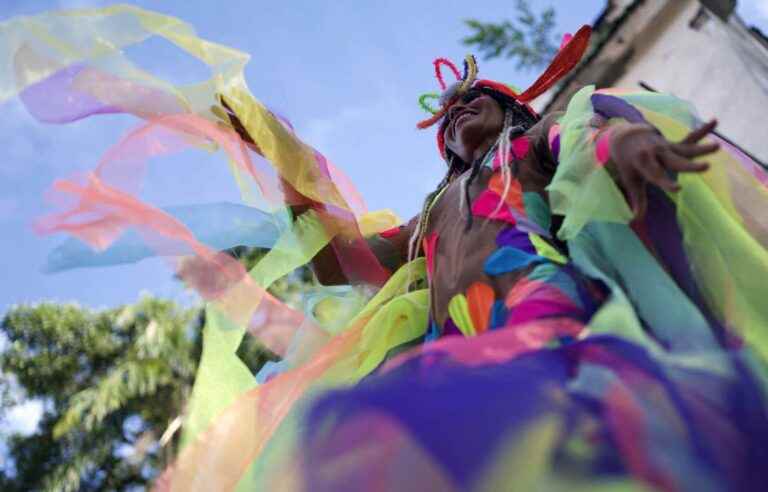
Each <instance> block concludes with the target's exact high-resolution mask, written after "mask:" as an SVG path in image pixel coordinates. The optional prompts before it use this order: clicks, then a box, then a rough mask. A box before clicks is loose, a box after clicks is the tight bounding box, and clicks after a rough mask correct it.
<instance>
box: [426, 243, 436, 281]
mask: <svg viewBox="0 0 768 492" xmlns="http://www.w3.org/2000/svg"><path fill="white" fill-rule="evenodd" d="M437 239H438V235H437V233H436V232H433V233H432V234H430V235H428V236H427V237H425V238H424V257H425V258H426V260H427V276H428V277H429V278H430V279H431V278H432V275H433V274H434V273H435V250H436V249H437Z"/></svg>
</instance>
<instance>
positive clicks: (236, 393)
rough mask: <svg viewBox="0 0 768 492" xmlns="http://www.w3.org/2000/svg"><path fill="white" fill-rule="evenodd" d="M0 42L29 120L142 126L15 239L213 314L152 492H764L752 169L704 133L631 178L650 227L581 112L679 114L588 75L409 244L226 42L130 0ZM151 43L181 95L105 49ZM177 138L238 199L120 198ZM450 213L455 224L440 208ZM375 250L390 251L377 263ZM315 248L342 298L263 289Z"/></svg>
mask: <svg viewBox="0 0 768 492" xmlns="http://www.w3.org/2000/svg"><path fill="white" fill-rule="evenodd" d="M1 32H2V34H1V35H0V36H1V37H2V40H3V43H2V46H3V48H2V50H1V51H0V56H1V58H0V63H2V67H3V69H2V72H0V73H2V77H0V84H1V85H0V99H1V100H5V99H8V98H10V97H13V96H18V97H19V98H20V99H21V101H22V102H23V103H24V104H25V106H26V108H27V109H28V111H29V112H30V114H32V115H33V116H35V117H36V118H37V119H39V120H40V121H44V122H56V123H67V122H71V121H75V120H78V119H81V118H85V117H90V116H93V115H97V114H103V113H126V114H132V115H135V116H136V117H138V118H139V119H140V120H141V124H140V125H139V126H138V127H137V128H136V129H135V130H134V131H132V132H130V133H129V134H128V135H126V136H125V137H124V138H123V139H122V140H121V141H120V142H118V143H117V144H116V145H115V146H114V147H113V148H112V149H110V151H109V152H108V153H107V154H106V155H105V156H104V157H103V158H102V159H101V160H100V161H99V164H98V166H97V167H96V168H95V169H94V171H93V172H91V173H89V174H88V175H86V176H84V177H80V178H71V179H62V180H59V181H56V182H55V183H54V186H53V192H54V193H58V194H60V195H61V196H62V197H66V198H69V202H68V204H69V205H68V206H67V207H66V208H64V209H63V210H61V211H60V212H58V213H56V214H54V215H51V216H48V217H45V218H43V219H41V220H40V221H39V222H38V224H37V227H38V229H39V230H40V231H41V232H43V233H51V232H66V233H69V234H71V235H73V236H75V237H76V238H77V239H78V240H79V242H71V241H70V242H67V243H65V244H63V245H62V246H61V247H60V248H58V249H57V250H56V251H55V252H54V254H53V255H52V259H51V262H50V263H49V268H50V269H51V270H57V269H64V268H70V267H73V266H82V265H97V264H98V265H106V264H113V263H119V262H125V261H136V260H138V259H140V258H141V257H145V256H147V255H150V254H158V255H162V256H165V257H167V258H169V261H171V262H172V263H173V265H174V266H175V267H176V271H177V274H178V276H179V277H180V278H181V279H183V281H184V282H185V283H186V284H187V285H188V286H190V287H191V288H194V289H195V290H196V291H197V292H198V293H199V294H200V296H201V297H203V298H204V299H205V300H206V301H207V308H206V321H207V323H206V326H205V328H204V330H205V331H204V344H205V345H204V349H203V354H202V358H201V362H200V368H199V372H198V377H197V380H196V383H195V387H194V391H193V394H192V397H191V401H190V403H189V406H188V411H187V413H186V415H185V416H184V422H183V426H182V432H183V437H182V443H181V449H180V452H179V454H178V458H177V460H176V462H175V463H174V465H173V466H171V467H169V469H168V470H167V471H166V472H165V473H164V474H163V476H162V477H161V478H160V479H159V480H158V484H157V487H158V489H161V490H184V491H187V490H211V489H215V490H231V489H236V488H237V489H240V490H302V489H308V490H369V489H374V490H579V489H583V490H619V489H621V490H654V489H658V490H697V491H698V490H713V491H714V490H758V489H760V488H761V486H764V485H765V483H768V473H766V471H765V470H764V468H765V463H766V462H767V461H768V445H766V444H765V443H766V442H768V416H767V415H766V411H767V409H768V407H767V406H766V381H767V379H766V376H767V375H768V373H766V362H768V303H766V302H765V298H766V294H767V293H768V288H766V287H765V284H764V279H766V278H768V251H767V250H766V246H768V222H766V221H765V219H764V218H763V217H762V214H763V210H764V209H765V205H766V204H768V191H767V190H766V187H765V183H766V176H765V174H764V173H763V171H762V169H760V168H759V167H758V166H757V165H756V164H755V163H754V162H752V161H751V160H750V159H748V158H747V157H746V156H744V155H742V154H741V153H739V152H738V150H737V149H733V148H728V147H727V146H724V148H723V150H721V151H719V152H717V153H716V154H714V155H713V156H712V157H711V159H709V161H710V162H711V164H712V166H711V169H710V170H709V171H708V172H706V173H703V174H700V175H698V174H697V175H681V176H679V178H678V180H679V183H680V184H681V186H682V190H681V191H680V192H679V193H676V194H667V193H664V192H662V191H659V190H657V189H650V190H649V204H650V205H649V210H648V214H647V215H646V216H645V217H644V218H643V219H642V220H633V216H632V213H631V211H630V210H629V207H628V206H627V204H626V202H625V199H624V197H623V195H622V193H621V191H620V190H619V188H618V187H617V185H616V184H615V182H614V180H613V178H612V177H611V176H610V174H609V173H608V171H607V170H606V168H605V166H604V164H605V161H606V156H605V148H606V144H605V142H604V141H603V140H601V138H599V135H604V134H605V133H596V131H595V126H594V121H595V120H596V119H598V120H600V121H602V125H603V127H605V126H610V125H612V124H615V123H617V122H622V121H629V122H644V123H648V124H651V125H653V126H654V127H656V128H657V129H658V130H659V131H660V132H662V133H663V134H664V136H665V137H667V138H668V139H670V140H673V141H676V140H680V139H681V138H682V137H683V136H685V135H686V134H687V133H688V132H689V131H690V129H691V128H693V127H695V126H697V124H698V121H697V119H696V117H695V113H694V111H693V110H692V108H690V107H689V106H688V105H687V104H686V103H684V102H682V101H679V100H677V99H675V98H672V97H670V96H666V95H660V94H651V93H646V92H632V91H620V90H598V91H596V90H595V89H594V88H592V87H585V88H584V89H582V90H581V91H580V92H578V93H577V94H576V95H575V96H574V97H573V98H572V100H571V101H570V104H569V105H568V108H567V110H566V111H565V113H564V114H561V115H551V116H545V117H544V118H541V119H540V120H539V121H538V122H537V123H536V124H535V125H532V126H531V127H530V128H528V129H526V130H525V131H524V132H522V133H521V132H516V133H514V135H513V138H511V139H510V140H509V141H503V142H501V144H500V145H498V146H497V147H494V148H493V150H492V151H491V152H489V153H488V154H487V155H486V157H485V158H484V159H483V160H482V162H479V163H478V165H477V166H476V168H474V169H473V170H472V173H474V174H475V176H474V179H473V180H472V182H471V183H470V184H468V185H467V186H466V187H465V188H462V183H465V182H467V181H466V180H464V179H463V178H462V175H458V176H457V177H456V179H455V180H452V181H449V182H446V183H445V186H443V187H441V189H440V190H439V192H438V193H436V194H435V195H434V196H432V197H431V199H430V200H429V203H428V206H427V210H426V211H427V213H426V214H424V215H423V217H422V219H421V220H419V221H418V222H419V223H418V224H416V225H418V226H419V227H420V230H419V234H418V236H417V239H418V241H416V243H415V248H411V251H410V253H411V254H408V251H405V250H407V249H408V248H405V247H404V246H403V245H404V244H405V243H407V240H406V239H408V238H411V237H413V226H412V224H408V225H402V226H400V224H399V223H398V222H399V221H398V220H397V218H396V217H394V216H393V215H392V214H391V213H388V212H368V211H367V210H366V209H365V206H364V202H363V201H362V199H361V198H360V197H359V195H358V194H357V193H356V192H355V190H354V187H353V186H352V185H351V183H350V182H349V180H348V179H347V178H346V177H344V175H343V174H342V173H341V172H340V171H339V170H338V169H337V168H335V167H334V166H333V165H332V163H330V162H328V161H327V160H326V159H325V158H324V157H323V156H322V154H320V153H319V152H317V151H316V150H314V149H312V148H311V147H309V146H307V145H306V144H304V143H303V142H301V140H300V139H299V138H298V137H297V136H296V135H295V134H294V132H293V130H292V128H291V126H290V124H289V123H288V122H286V121H285V120H284V119H282V118H280V117H277V116H276V115H275V114H273V113H272V112H270V111H269V110H268V109H267V108H265V107H264V106H263V105H262V104H260V103H259V102H258V101H257V100H256V99H255V98H253V96H252V95H251V94H250V92H249V91H248V89H247V86H246V84H245V80H244V78H243V68H244V66H245V63H246V61H247V56H246V55H244V54H243V53H240V52H238V51H235V50H233V49H230V48H228V47H225V46H221V45H217V44H214V43H211V42H208V41H205V40H202V39H200V38H198V37H197V36H196V35H195V33H194V30H193V29H192V28H191V27H190V26H188V25H187V24H185V23H183V22H181V21H180V20H178V19H175V18H172V17H168V16H164V15H160V14H156V13H152V12H148V11H145V10H141V9H138V8H134V7H129V6H114V7H109V8H105V9H98V10H80V11H71V12H60V13H46V14H42V15H39V16H35V17H21V18H17V19H13V20H11V21H8V22H5V23H4V24H2V31H1ZM152 36H159V37H161V38H165V39H167V40H168V41H170V42H171V43H173V44H175V45H176V46H178V47H179V48H180V49H182V50H184V51H186V52H187V53H189V54H191V55H192V56H195V57H197V58H198V59H200V60H201V61H202V62H204V63H206V64H207V65H208V66H209V67H210V69H211V72H212V76H211V78H210V79H209V80H207V81H204V82H201V83H199V84H195V85H191V86H182V87H177V86H173V85H171V84H168V83H167V82H165V81H163V80H161V79H159V78H157V77H155V76H153V75H151V74H149V73H146V72H144V71H141V70H139V69H138V68H137V67H135V66H134V65H133V64H132V63H131V62H130V61H129V60H128V59H127V58H126V57H125V56H124V55H123V54H122V51H121V50H122V49H124V48H125V47H128V46H130V45H133V44H136V43H141V42H143V41H145V40H146V39H148V38H150V37H152ZM588 36H589V31H588V29H584V30H582V31H580V32H579V33H577V35H576V36H574V37H573V39H570V40H568V41H567V42H566V43H564V45H563V46H562V48H561V53H560V54H559V55H558V57H557V58H556V60H555V62H553V65H552V66H551V67H550V69H548V70H547V71H545V74H544V75H543V76H542V78H540V79H539V80H538V81H537V82H536V83H535V84H534V86H533V87H532V88H531V89H529V90H528V91H524V92H522V93H520V94H518V93H517V92H515V91H513V90H512V89H510V88H507V87H506V86H503V84H499V83H496V82H491V81H482V80H476V75H477V70H476V68H477V67H476V66H475V64H474V62H473V60H471V59H468V61H467V67H466V70H465V73H464V75H463V76H462V75H461V74H459V73H458V70H455V67H453V69H452V71H455V74H456V76H457V79H459V80H458V83H457V85H455V86H453V87H452V88H448V87H447V86H446V85H445V84H444V82H443V81H442V78H441V76H439V80H440V81H441V84H442V86H443V88H444V89H446V90H447V93H446V94H443V96H442V99H441V107H440V108H439V109H434V110H433V111H434V115H433V116H432V117H431V118H430V119H429V120H425V122H423V124H422V125H421V126H423V127H426V126H429V125H430V124H432V123H437V122H439V121H440V118H441V117H442V116H443V115H444V114H445V112H446V111H447V110H448V109H449V107H450V105H451V104H452V103H453V102H455V98H456V97H460V96H461V94H462V92H466V91H467V90H469V89H471V88H479V89H482V88H485V89H487V90H492V91H496V92H498V93H503V94H504V95H505V96H506V97H509V98H513V99H516V100H518V101H519V102H520V103H521V104H523V105H525V104H527V103H528V102H530V101H531V100H532V99H533V98H534V97H536V96H538V95H540V94H541V93H542V92H543V91H544V90H546V89H547V88H548V87H551V85H552V84H553V83H555V82H556V81H557V80H558V78H559V77H561V76H562V75H563V74H565V73H567V71H568V70H569V69H570V68H572V67H573V65H575V63H576V62H577V61H578V59H579V58H580V56H581V54H582V53H583V51H584V49H585V47H586V42H587V40H588ZM93 40H99V41H100V42H99V43H93ZM442 66H448V67H449V68H451V65H450V64H448V63H447V62H445V61H439V62H438V63H437V64H436V68H437V71H438V74H440V69H441V67H442ZM427 99H428V98H423V99H422V103H424V105H425V106H427V107H428V108H429V105H428V104H427ZM531 112H532V110H531ZM232 116H236V118H237V121H238V124H239V125H240V126H241V127H240V128H238V127H236V126H235V125H233V123H232V122H233V118H232ZM242 130H244V131H245V133H246V134H247V135H248V139H249V140H250V141H244V140H243V138H241V134H242V133H243V132H242ZM438 135H439V138H441V137H440V135H442V132H438ZM438 145H439V147H440V151H441V152H442V153H443V154H444V155H445V149H444V144H443V143H442V142H441V141H439V142H438ZM188 148H196V149H200V150H203V151H220V152H222V153H223V154H224V156H225V160H226V162H227V163H228V165H229V166H230V169H231V170H232V173H233V176H234V177H235V179H236V180H237V183H238V185H239V186H240V190H241V191H242V196H243V201H244V204H243V205H222V204H219V205H216V206H203V205H196V204H187V205H181V206H177V207H171V208H165V209H162V208H159V207H156V206H153V205H152V204H150V203H146V202H144V201H142V200H140V199H139V198H138V197H137V194H138V191H139V189H140V186H141V178H140V176H142V175H143V173H142V172H141V171H142V170H143V169H144V168H145V167H146V166H147V165H148V160H149V158H150V157H152V158H155V159H156V158H161V157H163V156H166V155H169V154H172V153H175V152H179V151H181V150H183V149H188ZM286 189H290V190H291V192H290V193H288V192H285V190H286ZM297 197H302V198H301V200H299V199H298V198H297ZM307 200H309V203H311V206H310V207H308V209H307V210H306V211H305V212H304V213H302V214H300V215H299V214H297V215H296V216H295V217H292V216H291V214H290V212H289V207H291V206H295V205H299V204H303V205H306V203H307ZM462 206H463V207H464V210H467V211H468V212H469V215H470V217H471V219H472V220H471V222H469V226H467V224H466V223H465V222H464V221H463V220H456V217H457V216H458V217H459V218H462V217H463V216H462V215H461V214H460V213H459V210H461V207H462ZM216 217H223V218H222V220H218V219H217V220H213V219H214V218H216ZM235 219H236V220H235ZM214 223H215V224H217V228H216V229H211V228H210V224H214ZM244 224H245V225H247V227H245V226H244ZM129 234H133V235H132V236H131V235H129ZM81 243H86V244H88V245H90V246H91V247H92V248H93V249H95V251H96V252H94V251H92V250H90V249H87V248H84V247H83V246H82V244H81ZM241 244H244V245H249V246H258V247H265V248H269V252H268V253H267V254H266V255H265V256H264V257H263V259H261V260H260V261H259V263H258V264H257V265H256V266H255V267H254V268H252V269H251V270H250V271H246V270H245V269H244V267H243V266H242V264H241V263H240V262H238V261H237V260H235V259H234V258H232V257H231V256H230V255H228V254H225V253H221V252H220V250H223V249H226V248H231V247H233V246H236V245H241ZM380 244H385V245H387V244H389V245H390V246H391V247H392V248H391V249H394V250H395V251H399V252H400V253H401V256H404V257H405V258H404V260H405V261H401V262H399V263H398V262H394V263H392V264H388V263H387V262H385V261H382V259H381V258H380V257H379V256H378V255H377V252H378V251H379V249H380V248H379V246H378V245H380ZM328 248H330V249H331V250H332V251H333V254H334V255H335V258H336V259H337V260H338V263H339V267H340V268H341V269H342V270H343V273H344V277H345V278H346V279H347V280H348V281H349V285H348V286H334V287H328V286H320V285H317V286H313V287H312V288H311V289H308V291H307V292H306V293H305V295H304V296H303V309H296V308H294V307H291V306H288V305H286V304H285V303H283V302H281V301H280V300H279V299H276V298H275V297H273V296H272V295H270V294H269V292H268V291H267V289H268V288H269V287H270V285H272V284H273V283H274V282H275V281H276V280H277V279H279V278H282V277H284V276H285V275H288V274H289V273H290V272H292V271H294V270H295V269H296V268H297V267H300V266H302V265H305V264H308V263H310V262H311V260H312V259H313V258H314V257H315V256H316V255H317V254H318V252H320V251H321V250H327V249H328ZM401 259H402V258H401ZM400 263H402V264H400ZM395 266H396V268H395ZM244 336H254V337H257V338H258V339H259V340H260V341H261V342H262V343H264V344H265V345H266V346H267V347H269V348H270V349H271V350H273V351H275V352H276V353H278V354H279V355H280V356H281V360H280V361H279V362H278V363H275V364H270V365H268V366H266V367H265V368H264V369H262V371H261V372H260V373H259V374H257V375H253V374H251V373H250V371H249V370H248V369H247V368H246V366H245V365H244V364H243V363H242V361H240V360H239V359H238V357H237V355H236V354H235V351H236V350H237V347H238V346H239V344H240V343H241V340H242V339H243V337H244Z"/></svg>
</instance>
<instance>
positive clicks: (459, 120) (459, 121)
mask: <svg viewBox="0 0 768 492" xmlns="http://www.w3.org/2000/svg"><path fill="white" fill-rule="evenodd" d="M475 115H477V113H475V112H474V111H470V110H466V111H464V112H462V113H461V114H459V116H457V117H456V118H455V119H454V120H453V124H452V127H453V128H452V133H453V135H454V136H455V135H456V132H457V131H458V130H459V128H461V126H462V125H463V124H464V123H466V122H467V121H469V120H471V119H472V118H474V117H475Z"/></svg>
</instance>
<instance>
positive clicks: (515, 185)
mask: <svg viewBox="0 0 768 492" xmlns="http://www.w3.org/2000/svg"><path fill="white" fill-rule="evenodd" d="M488 188H489V189H490V190H491V191H494V192H496V194H497V195H499V196H502V194H503V193H504V180H503V179H502V178H501V173H496V174H494V175H493V177H492V178H491V181H490V183H488ZM504 201H505V202H506V203H507V205H509V206H511V207H514V209H515V210H517V211H519V212H523V213H524V212H525V205H523V188H522V187H521V186H520V181H518V180H516V179H512V182H511V183H510V184H509V189H508V190H507V194H506V196H504Z"/></svg>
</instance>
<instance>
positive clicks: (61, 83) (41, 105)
mask: <svg viewBox="0 0 768 492" xmlns="http://www.w3.org/2000/svg"><path fill="white" fill-rule="evenodd" d="M86 68H88V67H87V66H86V65H83V64H76V65H71V66H69V67H67V68H63V69H61V70H59V71H58V72H56V73H54V74H53V75H51V76H50V77H47V78H45V79H43V80H41V81H40V82H37V83H35V84H32V85H30V86H29V87H27V88H26V89H24V90H23V91H22V92H21V94H19V98H20V99H21V101H22V102H23V103H24V105H25V106H26V107H27V110H28V111H29V114H31V115H32V116H33V117H34V118H36V119H37V120H39V121H42V122H43V123H62V124H63V123H71V122H73V121H77V120H80V119H83V118H86V117H88V116H91V115H94V114H110V113H122V112H123V111H122V110H121V109H120V108H117V107H114V106H108V105H106V104H104V103H102V102H101V101H99V100H98V99H96V98H94V97H92V96H90V95H89V94H86V93H83V92H80V91H77V90H76V89H74V88H73V87H72V82H73V81H74V80H75V77H77V76H78V74H80V72H82V71H83V70H84V69H86Z"/></svg>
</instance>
